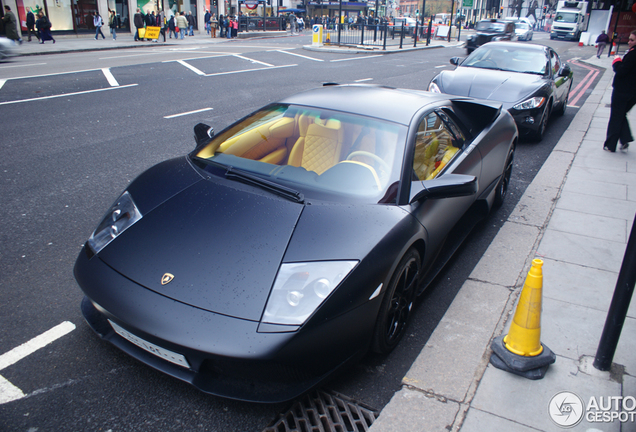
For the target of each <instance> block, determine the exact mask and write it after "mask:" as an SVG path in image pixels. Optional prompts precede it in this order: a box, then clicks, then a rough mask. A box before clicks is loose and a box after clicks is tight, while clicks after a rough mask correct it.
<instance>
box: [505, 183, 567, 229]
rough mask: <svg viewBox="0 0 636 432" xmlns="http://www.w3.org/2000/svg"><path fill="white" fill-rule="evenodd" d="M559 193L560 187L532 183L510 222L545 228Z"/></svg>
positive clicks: (511, 214) (511, 215) (516, 207)
mask: <svg viewBox="0 0 636 432" xmlns="http://www.w3.org/2000/svg"><path fill="white" fill-rule="evenodd" d="M559 191H560V189H559V188H558V187H549V186H542V185H538V184H534V182H533V183H530V185H529V186H528V187H527V188H526V190H525V192H524V194H523V196H522V197H521V199H520V200H519V202H518V203H517V205H516V206H515V208H514V209H513V210H512V213H510V216H509V217H508V220H509V221H510V222H516V223H520V224H524V225H530V226H534V227H537V228H542V227H544V226H545V225H546V223H547V221H548V219H549V217H550V214H551V212H552V208H553V207H554V201H555V200H556V199H557V197H558V196H559Z"/></svg>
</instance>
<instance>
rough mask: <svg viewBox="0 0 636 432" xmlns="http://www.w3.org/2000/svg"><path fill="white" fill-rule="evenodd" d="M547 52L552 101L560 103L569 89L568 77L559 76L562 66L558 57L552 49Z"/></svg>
mask: <svg viewBox="0 0 636 432" xmlns="http://www.w3.org/2000/svg"><path fill="white" fill-rule="evenodd" d="M548 51H549V53H548V54H549V56H550V69H551V71H550V72H551V74H552V80H553V81H554V86H553V88H554V92H555V95H554V100H555V102H558V103H561V102H563V101H564V100H565V96H566V95H567V93H568V91H569V89H570V85H571V82H570V77H568V76H559V72H561V69H562V68H563V67H564V64H563V63H562V62H561V58H560V57H559V55H558V54H557V53H556V52H555V51H554V50H553V49H552V48H549V49H548Z"/></svg>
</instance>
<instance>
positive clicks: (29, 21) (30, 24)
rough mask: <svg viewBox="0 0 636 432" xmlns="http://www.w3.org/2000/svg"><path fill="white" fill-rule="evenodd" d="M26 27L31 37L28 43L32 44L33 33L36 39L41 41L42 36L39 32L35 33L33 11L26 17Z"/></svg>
mask: <svg viewBox="0 0 636 432" xmlns="http://www.w3.org/2000/svg"><path fill="white" fill-rule="evenodd" d="M26 26H27V32H28V35H29V39H28V41H29V42H31V33H33V34H34V35H35V37H36V38H38V40H40V35H39V34H38V32H37V31H35V15H33V12H31V10H29V11H28V12H27V15H26Z"/></svg>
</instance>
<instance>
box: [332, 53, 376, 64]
mask: <svg viewBox="0 0 636 432" xmlns="http://www.w3.org/2000/svg"><path fill="white" fill-rule="evenodd" d="M375 57H383V54H380V55H372V56H364V57H351V58H345V59H338V60H330V61H331V62H333V63H335V62H341V61H349V60H364V59H370V58H375Z"/></svg>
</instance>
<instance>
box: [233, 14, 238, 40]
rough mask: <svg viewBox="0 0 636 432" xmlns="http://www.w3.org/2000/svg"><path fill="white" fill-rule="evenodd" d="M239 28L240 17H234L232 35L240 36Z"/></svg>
mask: <svg viewBox="0 0 636 432" xmlns="http://www.w3.org/2000/svg"><path fill="white" fill-rule="evenodd" d="M238 28H239V22H238V18H237V17H234V19H233V20H232V37H233V38H235V37H238Z"/></svg>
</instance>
